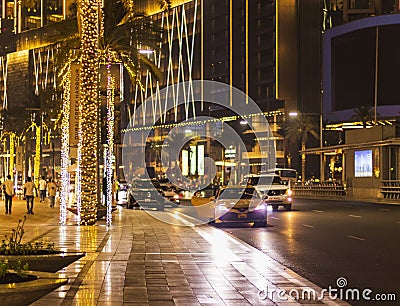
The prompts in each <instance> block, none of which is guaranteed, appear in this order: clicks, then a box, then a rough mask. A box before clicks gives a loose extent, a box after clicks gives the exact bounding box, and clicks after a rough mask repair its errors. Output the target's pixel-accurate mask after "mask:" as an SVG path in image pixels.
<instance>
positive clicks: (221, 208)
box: [217, 204, 229, 211]
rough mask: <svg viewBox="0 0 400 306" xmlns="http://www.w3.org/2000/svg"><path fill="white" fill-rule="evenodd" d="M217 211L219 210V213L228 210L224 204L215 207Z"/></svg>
mask: <svg viewBox="0 0 400 306" xmlns="http://www.w3.org/2000/svg"><path fill="white" fill-rule="evenodd" d="M217 209H218V210H221V211H228V210H229V208H228V207H226V206H225V205H224V204H220V205H218V206H217Z"/></svg>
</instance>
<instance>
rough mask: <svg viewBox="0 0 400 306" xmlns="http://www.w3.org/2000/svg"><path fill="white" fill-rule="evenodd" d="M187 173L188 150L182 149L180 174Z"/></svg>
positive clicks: (185, 174)
mask: <svg viewBox="0 0 400 306" xmlns="http://www.w3.org/2000/svg"><path fill="white" fill-rule="evenodd" d="M188 174H189V152H188V151H187V150H182V175H184V176H187V175H188Z"/></svg>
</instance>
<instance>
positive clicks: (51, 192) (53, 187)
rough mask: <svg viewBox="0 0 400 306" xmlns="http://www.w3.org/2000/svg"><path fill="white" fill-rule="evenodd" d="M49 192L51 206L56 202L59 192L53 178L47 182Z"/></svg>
mask: <svg viewBox="0 0 400 306" xmlns="http://www.w3.org/2000/svg"><path fill="white" fill-rule="evenodd" d="M47 194H48V195H49V199H50V207H54V204H55V202H56V194H57V185H56V183H55V182H54V180H53V179H51V180H50V182H49V183H48V184H47Z"/></svg>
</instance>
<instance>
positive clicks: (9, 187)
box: [1, 175, 14, 215]
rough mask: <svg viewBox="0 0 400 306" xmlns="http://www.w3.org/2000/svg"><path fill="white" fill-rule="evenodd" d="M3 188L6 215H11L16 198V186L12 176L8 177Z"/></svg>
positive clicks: (2, 185)
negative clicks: (14, 197) (13, 199)
mask: <svg viewBox="0 0 400 306" xmlns="http://www.w3.org/2000/svg"><path fill="white" fill-rule="evenodd" d="M1 188H3V190H4V193H5V206H6V215H8V214H11V207H12V198H13V196H14V184H13V182H12V180H11V175H7V179H6V180H5V181H4V183H3V184H1Z"/></svg>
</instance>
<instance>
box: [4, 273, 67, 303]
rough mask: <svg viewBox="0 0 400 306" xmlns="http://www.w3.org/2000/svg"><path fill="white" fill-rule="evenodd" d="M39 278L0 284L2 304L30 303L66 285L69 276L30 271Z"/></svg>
mask: <svg viewBox="0 0 400 306" xmlns="http://www.w3.org/2000/svg"><path fill="white" fill-rule="evenodd" d="M28 274H31V275H36V276H37V277H38V279H36V280H33V281H28V282H23V283H12V284H0V301H1V304H2V305H29V304H31V303H33V302H34V301H36V300H38V299H40V298H41V297H42V296H45V295H46V294H48V293H50V292H51V291H53V290H54V289H57V288H58V287H60V286H62V285H65V284H66V283H67V282H68V279H67V278H64V277H60V276H59V275H58V274H55V273H47V272H38V271H28Z"/></svg>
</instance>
